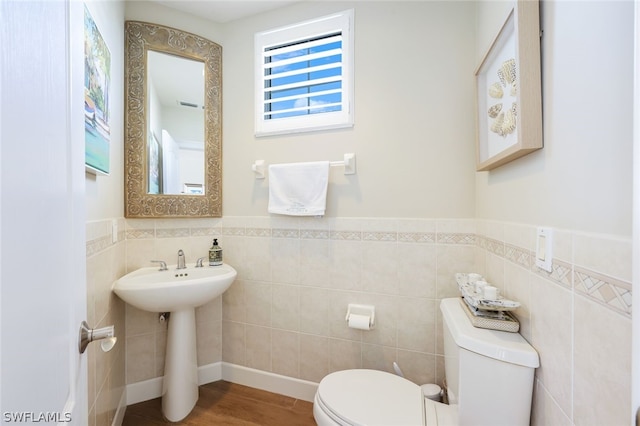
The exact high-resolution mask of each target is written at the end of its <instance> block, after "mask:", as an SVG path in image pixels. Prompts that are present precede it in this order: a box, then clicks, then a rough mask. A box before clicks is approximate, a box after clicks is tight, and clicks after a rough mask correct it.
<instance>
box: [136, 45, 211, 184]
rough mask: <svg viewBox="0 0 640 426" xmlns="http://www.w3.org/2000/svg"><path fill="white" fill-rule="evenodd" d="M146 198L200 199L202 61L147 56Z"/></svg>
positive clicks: (202, 177) (150, 53) (166, 56)
mask: <svg viewBox="0 0 640 426" xmlns="http://www.w3.org/2000/svg"><path fill="white" fill-rule="evenodd" d="M147 67H148V68H147V69H148V71H147V72H148V74H147V76H148V78H147V80H148V81H147V123H148V129H147V135H148V136H149V140H148V146H147V158H148V162H149V174H148V176H147V193H149V194H194V195H202V194H204V62H201V61H194V60H192V59H188V58H181V57H178V56H174V55H168V54H166V53H162V52H156V51H153V50H149V51H148V52H147Z"/></svg>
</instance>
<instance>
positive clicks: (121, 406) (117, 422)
mask: <svg viewBox="0 0 640 426" xmlns="http://www.w3.org/2000/svg"><path fill="white" fill-rule="evenodd" d="M126 409H127V388H126V387H125V388H124V389H123V390H122V395H120V401H118V407H117V408H116V413H115V415H114V416H113V422H111V426H122V421H123V420H124V412H125V410H126Z"/></svg>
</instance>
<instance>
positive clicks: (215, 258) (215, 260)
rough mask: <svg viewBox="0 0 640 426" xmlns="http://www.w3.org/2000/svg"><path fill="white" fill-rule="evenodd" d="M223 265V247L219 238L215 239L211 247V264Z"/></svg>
mask: <svg viewBox="0 0 640 426" xmlns="http://www.w3.org/2000/svg"><path fill="white" fill-rule="evenodd" d="M218 265H222V248H221V247H220V246H219V245H218V239H217V238H214V239H213V245H212V246H211V248H210V249H209V266H218Z"/></svg>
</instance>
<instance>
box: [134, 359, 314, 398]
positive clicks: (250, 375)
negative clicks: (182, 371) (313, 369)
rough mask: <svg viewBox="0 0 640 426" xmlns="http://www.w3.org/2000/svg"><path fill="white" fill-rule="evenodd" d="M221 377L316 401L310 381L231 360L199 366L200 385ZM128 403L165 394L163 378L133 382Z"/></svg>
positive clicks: (257, 387)
mask: <svg viewBox="0 0 640 426" xmlns="http://www.w3.org/2000/svg"><path fill="white" fill-rule="evenodd" d="M218 380H226V381H228V382H231V383H237V384H239V385H244V386H249V387H252V388H256V389H261V390H265V391H268V392H273V393H277V394H280V395H285V396H289V397H291V398H297V399H302V400H303V401H309V402H312V401H313V397H314V396H315V394H316V389H317V388H318V384H317V383H315V382H310V381H307V380H301V379H296V378H293V377H288V376H282V375H280V374H274V373H270V372H268V371H262V370H256V369H254V368H248V367H243V366H241V365H236V364H230V363H228V362H215V363H213V364H208V365H203V366H202V367H198V384H200V385H204V384H207V383H211V382H215V381H218ZM125 393H126V401H127V405H131V404H137V403H138V402H142V401H148V400H150V399H154V398H159V397H160V396H162V377H156V378H154V379H150V380H145V381H142V382H136V383H131V384H129V385H127V387H126V391H125Z"/></svg>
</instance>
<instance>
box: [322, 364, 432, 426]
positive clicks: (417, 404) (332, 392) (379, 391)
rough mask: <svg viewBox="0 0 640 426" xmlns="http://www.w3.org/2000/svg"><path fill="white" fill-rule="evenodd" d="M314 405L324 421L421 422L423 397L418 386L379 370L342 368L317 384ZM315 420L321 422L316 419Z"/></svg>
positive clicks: (355, 425) (398, 425) (396, 424)
mask: <svg viewBox="0 0 640 426" xmlns="http://www.w3.org/2000/svg"><path fill="white" fill-rule="evenodd" d="M314 405H315V407H314V413H315V414H319V415H320V416H322V414H324V415H325V416H326V423H324V424H332V423H331V422H333V424H338V425H353V426H361V425H362V426H363V425H372V426H373V425H384V426H388V425H394V426H402V425H407V426H417V425H418V426H419V425H423V424H424V416H425V411H424V398H423V396H422V390H421V389H420V386H418V385H416V384H415V383H413V382H410V381H409V380H406V379H404V378H402V377H399V376H396V375H393V374H390V373H386V372H383V371H378V370H366V369H356V370H343V371H338V372H335V373H331V374H329V375H328V376H326V377H324V378H323V379H322V381H321V382H320V384H319V385H318V391H317V393H316V397H315V404H314ZM317 411H319V413H318V412H317ZM324 419H325V418H324V417H323V420H324ZM329 419H330V420H329ZM316 421H317V422H318V424H322V423H323V422H321V421H319V420H318V418H316Z"/></svg>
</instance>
